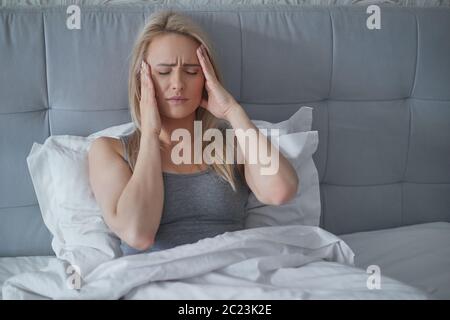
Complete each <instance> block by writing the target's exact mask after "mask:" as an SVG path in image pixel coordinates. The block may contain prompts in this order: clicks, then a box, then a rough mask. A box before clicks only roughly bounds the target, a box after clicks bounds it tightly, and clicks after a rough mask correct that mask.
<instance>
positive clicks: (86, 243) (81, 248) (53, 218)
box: [27, 123, 134, 274]
mask: <svg viewBox="0 0 450 320" xmlns="http://www.w3.org/2000/svg"><path fill="white" fill-rule="evenodd" d="M133 130H134V125H133V123H126V124H123V125H120V126H114V127H111V128H107V129H105V130H102V131H100V132H97V133H95V134H92V135H90V136H89V137H79V136H70V135H61V136H50V137H49V138H47V139H46V141H45V142H44V144H43V145H41V144H38V143H34V144H33V146H32V148H31V151H30V154H29V155H28V157H27V163H28V168H29V172H30V175H31V179H32V182H33V186H34V190H35V192H36V197H37V200H38V203H39V207H40V209H41V214H42V218H43V220H44V223H45V225H46V226H47V228H48V229H49V230H50V232H51V234H52V235H53V239H52V248H53V251H54V252H55V254H56V256H57V257H58V258H60V259H63V260H66V261H68V262H69V263H70V264H72V265H75V266H77V267H79V268H80V272H81V273H82V274H87V273H88V272H89V271H90V270H92V269H93V268H95V267H96V266H97V265H99V264H100V263H102V262H104V261H107V260H110V259H114V258H116V257H119V256H121V255H122V252H121V249H120V240H119V239H118V238H117V237H116V236H115V235H114V234H113V233H112V232H111V231H110V230H109V228H108V227H107V226H106V224H105V223H104V221H103V218H102V213H101V210H100V207H99V206H98V204H97V202H96V200H95V197H94V194H93V193H92V190H91V188H90V185H89V176H88V174H89V173H88V160H87V153H88V150H89V147H90V145H91V142H92V141H93V140H94V138H95V137H98V136H112V137H114V136H119V135H121V134H126V133H129V132H131V131H133Z"/></svg>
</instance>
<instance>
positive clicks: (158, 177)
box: [89, 11, 298, 255]
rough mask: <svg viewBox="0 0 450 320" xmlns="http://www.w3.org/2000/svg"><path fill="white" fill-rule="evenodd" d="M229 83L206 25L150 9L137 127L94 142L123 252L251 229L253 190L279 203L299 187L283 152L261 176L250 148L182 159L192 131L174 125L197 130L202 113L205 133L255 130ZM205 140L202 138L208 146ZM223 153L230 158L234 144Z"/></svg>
mask: <svg viewBox="0 0 450 320" xmlns="http://www.w3.org/2000/svg"><path fill="white" fill-rule="evenodd" d="M222 83H223V82H222V78H221V76H220V73H219V70H218V67H217V64H216V61H215V58H214V54H213V53H212V47H211V44H210V42H209V41H208V38H207V36H206V34H205V33H204V32H203V31H202V29H201V28H199V26H198V25H196V24H195V23H194V22H193V21H192V20H191V19H190V18H188V17H187V16H185V15H182V14H180V13H177V12H173V11H160V12H156V13H155V14H153V15H152V17H151V18H150V19H149V21H148V23H147V24H146V25H145V27H144V29H143V30H142V32H141V33H140V35H139V36H138V38H137V41H136V44H135V46H134V48H133V55H132V60H131V67H130V74H129V86H128V91H129V92H128V93H129V103H130V113H131V117H132V120H133V122H134V124H135V125H136V130H135V131H134V132H133V133H132V134H130V135H128V136H123V137H121V139H114V138H108V137H101V138H98V139H96V140H95V141H94V142H93V143H92V145H91V148H90V150H89V172H90V174H89V175H90V183H91V187H92V190H93V192H94V195H95V197H96V200H97V201H98V203H99V205H100V207H101V209H102V213H103V217H104V220H105V222H106V224H107V225H108V227H109V228H110V229H111V230H112V231H113V232H114V233H115V234H116V235H117V236H118V237H119V238H120V239H121V240H122V250H123V253H124V255H128V254H136V253H140V252H149V251H156V250H164V249H168V248H172V247H175V246H178V245H181V244H186V243H193V242H196V241H198V240H200V239H203V238H206V237H213V236H216V235H218V234H221V233H224V232H227V231H235V230H240V229H243V228H244V220H245V205H246V201H247V198H248V195H249V192H253V193H254V194H255V196H256V197H257V198H258V200H260V201H261V202H263V203H265V204H272V205H279V204H282V203H284V202H287V201H289V200H290V199H291V198H292V197H293V196H294V195H295V193H296V192H297V186H298V178H297V175H296V173H295V170H294V169H293V168H292V166H291V165H290V164H289V162H288V161H287V160H286V159H285V158H284V157H283V156H282V155H281V154H279V166H278V170H277V172H276V173H275V174H273V175H262V174H261V170H260V169H261V167H262V165H261V164H260V163H259V162H257V163H249V161H248V155H245V153H244V152H241V153H240V154H241V155H242V161H241V162H240V163H241V164H239V161H235V162H234V163H231V164H230V163H226V162H225V161H221V162H220V161H219V162H217V161H216V162H214V163H212V164H207V163H206V162H205V161H203V160H204V159H203V156H202V155H200V157H201V159H202V161H201V163H195V161H192V162H190V163H183V164H175V163H174V161H173V157H172V156H171V155H172V150H173V148H174V146H175V145H178V146H179V145H180V144H191V146H192V143H193V142H194V139H192V140H190V141H184V140H183V141H181V142H179V141H172V139H171V137H172V133H173V132H174V130H176V129H181V128H182V129H186V130H188V131H189V133H190V134H191V135H190V136H191V137H194V121H201V124H202V129H203V132H204V131H205V130H207V129H209V128H220V129H222V130H223V128H228V129H232V130H236V129H243V130H247V129H252V130H256V131H257V129H256V127H255V126H254V125H253V123H252V122H251V121H250V119H249V118H248V116H247V114H246V113H245V111H244V109H243V108H242V107H241V106H240V105H239V104H238V103H237V102H236V100H235V99H234V98H233V97H232V95H231V94H230V93H228V92H227V90H226V89H225V88H224V87H223V84H222ZM223 124H226V126H223ZM257 135H258V136H257V137H258V139H259V141H260V143H262V144H265V145H266V147H267V148H269V147H271V146H270V141H268V140H267V138H266V137H265V136H264V135H262V134H261V133H259V132H257ZM223 137H224V139H226V136H225V135H223ZM186 140H188V139H186ZM225 143H233V144H234V146H235V147H236V148H242V145H243V144H244V143H245V141H243V139H239V137H237V140H235V139H233V141H225ZM207 145H208V143H205V142H202V151H203V150H204V148H205V147H206V146H207ZM186 146H187V145H186ZM184 150H191V154H190V155H189V156H190V157H191V159H194V158H195V157H196V156H199V155H198V154H197V155H195V154H194V151H195V148H186V149H184ZM269 150H276V148H273V149H269ZM241 151H242V150H241ZM197 152H198V149H197ZM217 156H218V157H221V159H222V160H223V159H225V157H226V148H224V149H223V150H222V152H218V153H217ZM234 160H236V157H235V158H234Z"/></svg>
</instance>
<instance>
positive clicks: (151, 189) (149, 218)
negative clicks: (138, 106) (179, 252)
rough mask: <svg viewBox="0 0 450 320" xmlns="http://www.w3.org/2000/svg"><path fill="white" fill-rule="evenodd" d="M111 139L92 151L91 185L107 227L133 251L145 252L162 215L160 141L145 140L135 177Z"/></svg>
mask: <svg viewBox="0 0 450 320" xmlns="http://www.w3.org/2000/svg"><path fill="white" fill-rule="evenodd" d="M108 139H110V138H105V137H102V138H98V139H96V140H95V141H94V142H93V143H92V146H91V149H90V150H89V177H90V184H91V187H92V190H93V192H94V195H95V198H96V200H97V202H98V203H99V206H100V207H101V210H102V214H103V217H104V219H105V222H106V224H107V225H108V227H109V228H110V229H111V230H112V231H113V232H114V233H115V234H116V235H117V236H118V237H119V238H121V239H122V240H123V241H125V242H126V243H127V244H128V245H130V246H131V247H133V248H136V249H138V250H145V249H147V248H148V247H150V246H151V245H152V244H153V240H154V236H155V234H156V231H157V229H158V227H159V223H160V219H161V214H162V206H163V196H164V193H163V192H164V191H163V190H164V189H163V182H162V172H161V158H160V151H159V139H158V137H152V136H142V138H141V145H140V150H139V154H138V157H137V160H136V165H135V169H134V172H133V173H131V170H130V168H129V167H128V165H127V164H126V163H125V162H124V161H123V159H122V156H121V155H120V154H119V153H117V152H116V151H115V150H114V149H113V148H112V147H111V143H110V142H108Z"/></svg>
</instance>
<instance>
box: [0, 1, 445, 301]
mask: <svg viewBox="0 0 450 320" xmlns="http://www.w3.org/2000/svg"><path fill="white" fill-rule="evenodd" d="M161 7H164V8H171V7H174V8H175V9H177V7H176V5H174V6H166V5H164V6H159V5H157V4H133V5H118V6H95V5H93V6H83V7H82V8H81V9H82V11H81V12H82V15H83V20H82V21H83V22H82V28H81V29H80V30H73V29H68V28H67V27H66V20H67V17H68V16H69V13H67V12H66V10H67V7H65V6H40V7H26V6H25V7H20V6H18V7H14V6H12V7H9V8H1V9H0V53H1V54H0V56H1V57H2V59H1V60H0V69H1V74H2V77H0V137H2V138H1V139H0V149H1V150H3V151H4V152H3V151H2V153H1V155H0V282H1V286H2V298H6V299H48V298H56V299H58V298H59V299H101V298H105V299H141V298H144V299H153V298H158V297H159V298H161V297H165V298H169V299H176V298H179V299H189V298H225V299H234V298H251V297H253V298H267V299H450V282H449V279H450V272H449V271H448V270H450V249H449V248H450V232H449V231H450V200H449V199H450V197H448V195H449V194H450V166H448V163H450V144H449V143H448V141H450V90H448V88H449V87H450V60H449V59H448V57H449V56H450V41H449V40H450V33H449V32H448V30H450V9H449V8H444V7H440V8H426V7H408V8H404V7H403V8H401V7H395V6H380V7H381V15H382V27H381V29H378V30H371V29H368V28H367V27H366V21H367V18H368V13H367V12H366V8H365V7H363V6H354V7H352V6H336V7H331V6H330V7H308V6H288V5H284V6H276V5H270V6H252V5H244V6H239V7H235V6H231V5H218V6H208V7H207V8H205V7H199V6H195V5H193V6H192V7H189V8H188V7H182V8H178V9H179V10H180V11H182V12H185V13H186V14H189V15H191V16H192V17H193V18H194V19H196V21H198V22H199V23H200V24H201V25H202V26H203V27H205V28H206V29H207V30H208V32H210V34H211V38H212V40H213V43H214V44H215V45H216V46H217V48H220V49H219V50H217V56H218V61H219V63H220V65H221V66H222V69H223V75H224V83H225V85H226V87H227V88H228V90H229V91H230V93H232V94H233V96H234V97H235V98H236V100H237V101H238V102H239V103H240V104H241V105H242V106H243V107H244V108H245V109H246V111H247V112H248V114H249V115H250V116H251V118H252V119H260V120H265V121H271V122H278V121H283V120H286V119H288V118H289V117H290V116H292V115H293V114H294V113H295V112H296V111H297V110H298V109H299V107H300V106H302V105H304V106H310V107H312V108H313V123H312V130H317V131H318V134H319V141H320V142H319V146H318V149H317V152H315V154H314V162H315V165H316V167H317V170H318V180H319V181H320V203H319V204H318V205H320V223H318V225H280V226H272V227H267V228H260V229H248V230H242V231H239V232H236V233H227V234H225V235H221V236H219V237H217V238H211V239H204V241H203V240H202V241H200V242H199V243H195V244H190V245H188V246H187V247H182V248H174V250H173V251H168V252H166V253H164V252H162V253H156V255H153V256H147V255H138V256H136V257H121V258H118V259H114V260H113V261H102V262H101V263H99V265H98V267H97V268H96V269H95V270H94V271H93V272H92V273H90V274H89V277H88V279H85V280H86V281H87V283H88V287H87V288H86V290H83V289H81V290H72V289H73V288H70V286H68V285H67V278H68V273H67V267H68V266H67V264H65V262H64V261H61V260H60V259H57V258H56V257H55V255H54V248H52V234H51V233H50V232H49V230H48V229H47V227H46V225H45V223H44V221H43V219H42V214H41V210H40V207H39V203H38V201H37V197H36V194H35V190H34V189H33V184H32V181H31V179H30V175H29V172H28V167H27V162H26V157H27V155H28V154H29V152H30V149H31V147H32V145H33V143H34V142H39V143H44V141H46V139H47V138H49V137H50V136H53V135H77V136H84V137H86V136H88V135H89V134H92V133H94V132H97V131H98V130H101V129H104V128H108V127H110V126H114V125H119V124H123V123H127V122H129V121H131V119H130V114H129V110H128V102H127V90H126V88H127V71H128V64H127V61H128V60H127V59H128V58H129V49H130V48H131V47H132V44H133V40H134V36H135V35H136V33H137V32H138V30H139V29H140V28H141V27H142V25H143V24H144V22H145V20H146V19H147V18H148V17H149V16H150V14H151V13H152V12H154V11H155V10H157V9H159V8H161ZM100 39H101V45H99V43H100V42H99V41H100ZM267 43H271V44H272V45H270V46H268V45H267ZM80 48H82V50H81V49H80ZM99 57H101V59H99ZM267 61H273V63H270V64H267ZM277 61H283V62H285V63H283V64H282V63H277ZM111 65H114V66H116V67H115V68H111V67H110V66H111ZM68 75H70V76H68ZM268 239H269V240H268ZM225 245H226V246H229V247H224V246H225ZM227 248H228V249H230V248H231V249H230V250H228V251H227ZM280 252H281V253H283V254H281V255H280ZM180 254H185V255H186V256H185V258H186V260H185V261H190V263H192V264H193V265H196V266H197V267H196V268H187V266H188V265H184V264H183V263H184V262H183V261H178V260H176V257H177V256H179V255H180ZM196 255H197V256H198V257H197V258H194V256H196ZM212 257H215V258H214V259H212ZM195 259H202V260H201V261H206V262H208V263H204V264H199V263H198V260H195ZM176 261H178V262H177V263H175V262H176ZM195 261H197V262H195ZM164 266H165V267H164ZM169 266H173V267H169ZM373 266H375V269H373ZM377 267H378V269H377ZM107 268H108V269H107ZM136 268H137V269H139V268H140V269H139V270H145V272H146V276H145V277H136V278H134V277H132V275H131V274H130V272H131V271H130V270H137V269H136ZM105 270H112V271H111V272H112V273H111V274H110V276H111V277H110V278H108V279H109V280H106V279H107V277H106V274H105ZM368 270H369V271H370V270H372V271H370V272H369V271H368ZM373 270H375V271H373ZM376 270H379V272H380V274H379V275H380V276H381V278H380V279H381V282H379V283H378V284H380V285H381V289H377V288H375V289H374V288H369V287H370V283H369V282H367V281H368V280H369V279H370V280H372V279H375V282H374V283H372V284H374V285H375V287H376V279H377V278H376V276H377V274H376V273H377V271H376ZM372 272H373V273H372ZM372 276H373V277H372ZM127 277H130V278H127ZM255 277H256V278H255ZM121 279H130V281H129V282H124V281H121ZM72 280H74V279H72ZM152 280H153V281H152ZM161 280H167V281H161ZM74 281H75V282H74V283H75V284H76V279H75V280H74ZM108 281H110V282H108ZM111 287H112V288H113V290H112V291H110V290H109V288H111ZM93 288H95V289H93ZM172 289H173V290H172ZM175 289H177V290H175ZM178 289H180V290H178ZM219 289H220V290H219ZM225 289H227V290H225ZM174 293H177V294H174ZM183 293H185V295H183Z"/></svg>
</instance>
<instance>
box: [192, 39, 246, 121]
mask: <svg viewBox="0 0 450 320" xmlns="http://www.w3.org/2000/svg"><path fill="white" fill-rule="evenodd" d="M197 56H198V60H199V61H200V65H201V67H202V71H203V74H204V75H205V87H206V91H207V92H208V100H205V99H202V101H201V102H200V106H201V107H203V108H205V109H206V110H208V111H209V112H211V113H212V114H213V115H214V116H215V117H217V118H220V119H226V117H227V115H228V114H229V113H230V111H231V110H232V109H233V108H234V107H235V106H236V104H237V102H236V100H235V99H234V98H233V96H232V95H231V94H230V93H229V92H228V91H227V90H226V89H225V88H224V87H223V86H222V84H220V82H219V81H218V80H217V77H216V74H215V72H214V68H213V66H212V64H211V61H210V60H209V57H208V53H207V51H206V49H205V48H204V47H203V45H200V47H198V48H197Z"/></svg>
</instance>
